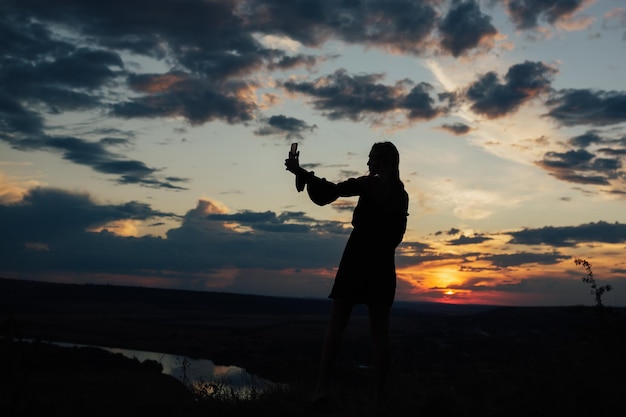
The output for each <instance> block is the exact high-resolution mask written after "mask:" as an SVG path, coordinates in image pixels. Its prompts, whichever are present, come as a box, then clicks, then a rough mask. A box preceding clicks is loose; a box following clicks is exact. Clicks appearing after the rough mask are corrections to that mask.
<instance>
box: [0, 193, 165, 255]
mask: <svg viewBox="0 0 626 417" xmlns="http://www.w3.org/2000/svg"><path fill="white" fill-rule="evenodd" d="M0 213H1V214H0V222H1V224H2V231H3V233H2V238H1V239H0V240H1V241H2V246H3V247H14V248H15V247H19V246H21V245H23V244H25V243H27V242H29V241H35V242H44V243H50V244H54V242H55V241H57V240H64V239H74V238H75V236H76V235H77V234H81V233H83V232H84V231H85V230H87V229H90V228H96V227H99V226H103V225H104V224H106V223H109V222H113V221H117V220H149V219H155V218H164V217H175V216H174V215H173V214H171V213H164V212H159V211H156V210H153V209H152V208H151V207H150V206H149V205H147V204H144V203H139V202H136V201H131V202H128V203H124V204H118V205H111V204H96V203H94V201H93V199H92V198H91V196H90V195H89V194H87V193H73V192H68V191H64V190H59V189H51V188H35V189H32V190H30V191H29V192H28V193H26V194H25V196H24V198H23V200H22V201H20V202H19V203H16V204H10V205H0Z"/></svg>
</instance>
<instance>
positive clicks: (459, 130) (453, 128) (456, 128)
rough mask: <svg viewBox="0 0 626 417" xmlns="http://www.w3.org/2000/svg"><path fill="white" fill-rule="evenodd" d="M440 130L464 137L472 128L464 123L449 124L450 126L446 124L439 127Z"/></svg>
mask: <svg viewBox="0 0 626 417" xmlns="http://www.w3.org/2000/svg"><path fill="white" fill-rule="evenodd" d="M441 129H442V130H445V131H447V132H450V133H452V134H453V135H457V136H460V135H465V134H467V133H469V132H470V131H471V130H472V128H471V127H469V126H468V125H466V124H465V123H450V124H448V123H446V124H443V125H441Z"/></svg>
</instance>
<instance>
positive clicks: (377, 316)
mask: <svg viewBox="0 0 626 417" xmlns="http://www.w3.org/2000/svg"><path fill="white" fill-rule="evenodd" d="M390 313H391V307H390V306H370V307H369V319H370V331H371V332H372V338H373V339H374V349H375V352H374V382H375V384H376V399H377V401H379V402H384V398H385V389H386V387H387V374H388V373H389V354H390V344H389V316H390Z"/></svg>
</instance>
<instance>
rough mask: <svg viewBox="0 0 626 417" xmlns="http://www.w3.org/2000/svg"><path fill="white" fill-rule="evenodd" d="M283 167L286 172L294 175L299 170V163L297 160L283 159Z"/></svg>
mask: <svg viewBox="0 0 626 417" xmlns="http://www.w3.org/2000/svg"><path fill="white" fill-rule="evenodd" d="M285 167H286V169H287V171H289V172H292V173H294V174H295V173H297V172H298V170H300V162H298V158H287V159H285Z"/></svg>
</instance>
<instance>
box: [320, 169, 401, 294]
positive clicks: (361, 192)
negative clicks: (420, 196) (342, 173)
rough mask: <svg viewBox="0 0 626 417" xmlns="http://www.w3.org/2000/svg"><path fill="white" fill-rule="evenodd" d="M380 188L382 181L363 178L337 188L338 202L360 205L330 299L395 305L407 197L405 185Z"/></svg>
mask: <svg viewBox="0 0 626 417" xmlns="http://www.w3.org/2000/svg"><path fill="white" fill-rule="evenodd" d="M381 182H382V180H381V179H380V178H379V177H376V176H364V177H359V178H352V179H349V180H347V181H344V182H341V183H339V184H337V185H336V193H337V195H338V196H341V197H350V196H357V195H358V196H359V201H358V203H357V206H356V208H355V209H354V214H353V216H352V226H353V230H352V233H351V234H350V238H349V239H348V243H347V244H346V247H345V250H344V252H343V256H342V258H341V262H340V263H339V268H338V270H337V275H336V277H335V283H334V285H333V289H332V291H331V293H330V295H329V298H333V299H341V300H349V301H351V302H353V303H355V304H367V305H370V306H371V305H380V306H391V304H392V303H393V299H394V296H395V290H396V267H395V260H394V257H395V249H396V247H397V246H398V245H399V244H400V242H401V241H402V237H403V235H404V232H405V230H406V218H407V216H408V205H409V197H408V194H407V193H406V191H405V190H404V187H403V185H402V183H401V182H397V183H394V184H392V185H391V186H390V187H383V185H382V184H381ZM385 188H387V190H386V191H385V190H384V189H385Z"/></svg>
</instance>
